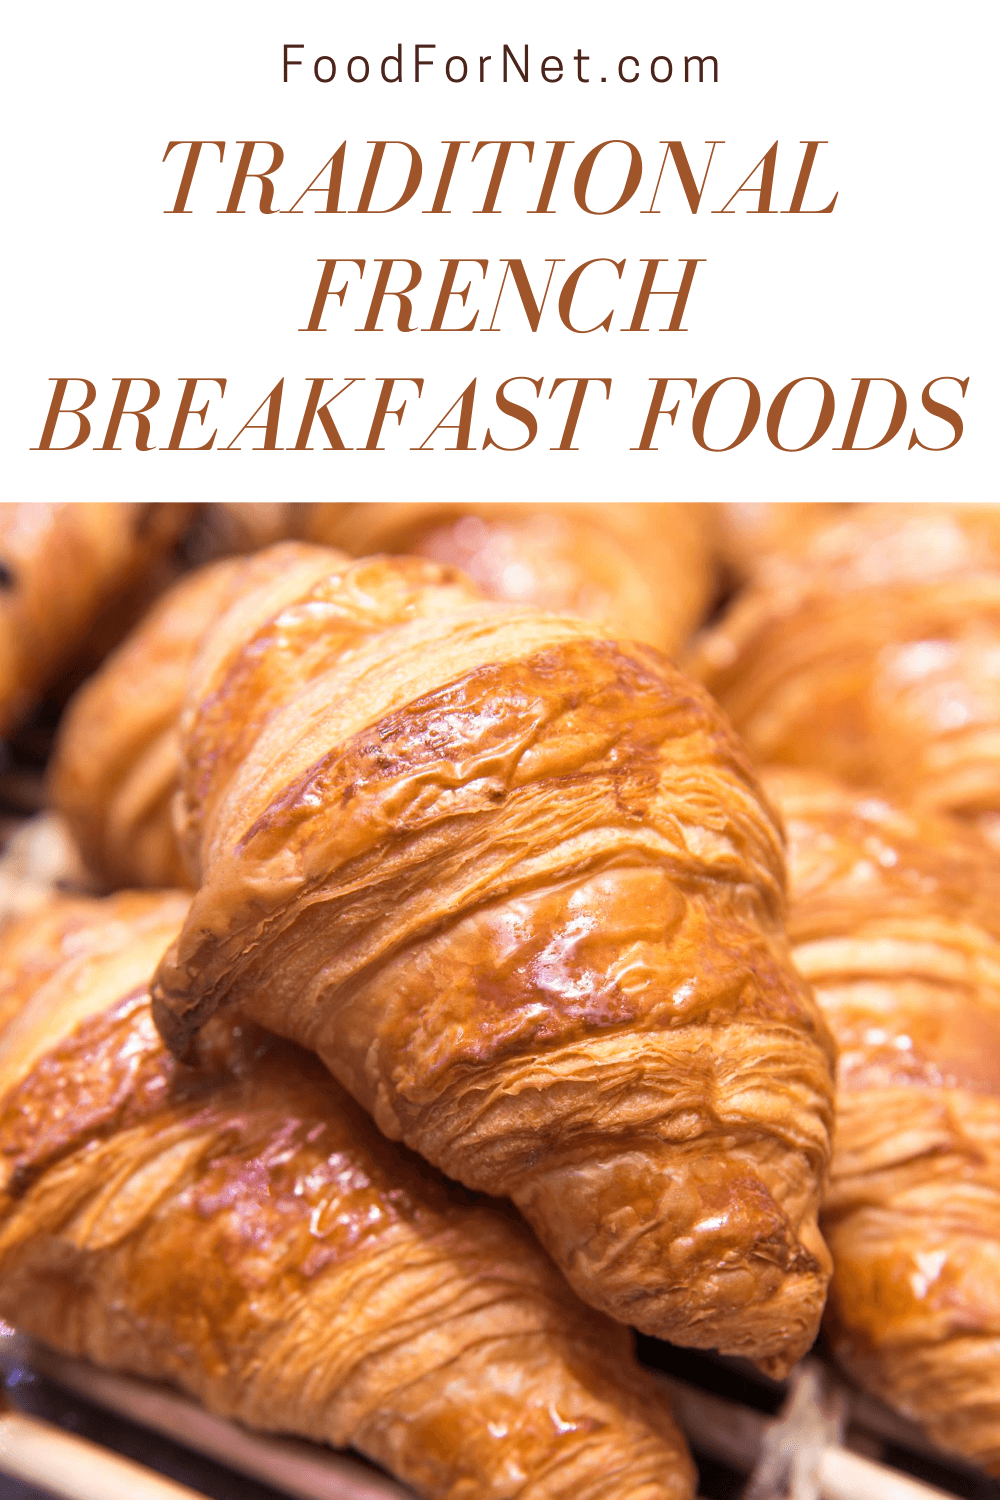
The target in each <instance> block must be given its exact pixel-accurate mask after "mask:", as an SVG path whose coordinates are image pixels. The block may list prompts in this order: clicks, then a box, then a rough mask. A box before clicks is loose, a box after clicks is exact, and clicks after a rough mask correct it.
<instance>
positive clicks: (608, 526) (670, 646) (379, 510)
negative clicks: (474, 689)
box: [300, 501, 717, 655]
mask: <svg viewBox="0 0 1000 1500" xmlns="http://www.w3.org/2000/svg"><path fill="white" fill-rule="evenodd" d="M302 510H303V516H302V521H301V523H300V524H301V527H302V532H303V535H305V536H307V537H309V538H310V539H311V540H313V541H318V542H326V543H329V544H332V545H333V546H336V547H343V548H344V550H345V551H347V552H351V553H353V554H354V555H355V556H363V555H365V554H368V553H372V552H388V553H410V554H414V555H418V556H421V557H427V558H431V559H432V560H433V561H435V562H440V563H445V564H448V565H449V566H453V567H458V568H461V569H462V571H463V572H465V573H466V574H468V576H469V577H470V578H472V579H473V581H474V582H475V583H476V584H477V585H478V587H479V588H481V589H482V591H483V592H484V593H485V594H487V595H488V596H489V597H490V598H493V599H505V600H509V601H512V602H517V603H524V604H535V605H539V606H541V607H542V608H544V609H551V610H556V611H559V612H560V613H562V612H564V611H566V612H571V613H579V614H582V615H584V616H585V617H586V618H587V619H590V620H594V621H596V622H598V623H600V624H603V625H606V626H609V627H611V628H613V629H614V631H615V632H616V633H618V634H622V635H624V636H626V637H628V638H629V639H631V638H633V637H634V638H635V639H636V640H641V641H646V642H648V643H649V644H650V645H653V646H657V647H658V648H659V649H660V650H662V651H666V652H667V654H668V655H673V654H674V653H676V652H677V651H678V650H680V648H681V647H682V646H683V645H684V644H685V643H686V641H687V640H688V638H689V637H690V635H691V632H692V631H693V630H694V629H695V627H696V626H697V625H698V624H699V623H700V622H701V620H702V618H703V617H704V615H705V613H706V611H707V609H708V606H709V605H710V604H711V602H712V599H713V596H714V594H715V591H716V587H717V581H716V568H715V564H714V559H713V555H712V554H713V541H714V536H713V524H712V519H711V507H708V506H704V505H699V504H659V503H657V504H645V505H642V504H632V503H628V502H615V503H614V504H607V505H598V504H586V503H583V504H580V503H576V502H569V503H565V504H558V505H553V504H548V505H545V504H542V505H535V504H524V503H520V504H519V503H517V502H510V503H489V502H479V503H471V502H467V503H452V502H430V501H426V502H422V503H420V502H399V503H392V504H378V505H373V504H363V503H345V502H341V503H339V504H338V503H330V504H312V505H306V506H304V507H303V508H302Z"/></svg>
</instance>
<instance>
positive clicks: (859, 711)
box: [692, 505, 1000, 837]
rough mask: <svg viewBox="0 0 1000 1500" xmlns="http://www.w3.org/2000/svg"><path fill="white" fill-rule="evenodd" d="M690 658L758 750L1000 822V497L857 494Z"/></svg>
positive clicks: (740, 601) (998, 829)
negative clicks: (954, 499) (995, 501)
mask: <svg viewBox="0 0 1000 1500" xmlns="http://www.w3.org/2000/svg"><path fill="white" fill-rule="evenodd" d="M692 670H694V671H695V673H696V675H698V676H699V677H700V678H701V679H702V681H704V682H705V683H706V685H707V686H708V688H709V690H710V691H711V692H712V693H713V694H714V695H715V696H716V697H717V698H718V700H719V701H720V703H721V704H722V705H723V707H724V708H725V709H726V712H727V713H728V714H729V716H730V718H731V719H732V722H733V724H734V725H735V727H736V729H737V731H738V732H739V733H740V734H741V735H742V736H743V738H744V739H745V740H746V742H747V745H748V746H749V748H750V750H751V753H752V754H753V755H754V756H755V758H756V759H757V761H758V763H760V764H766V763H770V762H781V763H784V764H790V765H799V766H814V767H816V768H818V769H822V770H826V771H829V772H830V773H831V774H833V775H836V776H840V777H842V778H844V779H845V780H847V781H851V782H855V783H857V784H858V785H866V786H878V787H883V788H885V789H886V790H887V791H889V792H890V793H891V794H892V795H893V796H895V797H898V798H899V799H901V800H903V801H905V802H907V803H908V804H911V805H913V806H916V807H920V808H925V809H928V810H936V811H940V812H950V813H954V814H955V815H957V816H958V817H961V818H964V819H967V820H969V821H972V822H978V823H979V824H980V825H981V826H982V827H983V829H984V831H986V832H987V833H992V835H993V836H994V837H996V836H997V835H998V833H1000V506H989V505H984V506H973V505H878V506H875V505H872V506H860V507H858V508H857V510H855V511H853V512H852V513H851V514H850V515H848V516H847V517H846V518H845V519H844V520H842V521H841V522H840V523H838V524H837V525H835V526H831V527H829V528H825V529H823V530H821V531H819V532H817V533H816V534H815V535H814V536H813V538H812V540H811V541H810V542H809V543H808V544H807V545H805V546H804V547H803V548H802V549H801V551H799V552H797V553H795V554H794V555H792V554H789V555H787V556H786V557H785V558H783V559H782V560H781V564H780V566H779V565H778V564H777V563H775V564H774V565H772V566H771V567H770V568H769V569H768V571H767V572H766V574H764V575H762V576H761V579H760V581H759V582H758V583H757V584H756V585H753V586H751V587H750V588H748V589H747V590H746V591H745V592H744V593H743V594H741V595H739V596H738V597H737V599H736V601H735V603H734V604H733V606H732V608H731V610H730V611H729V613H728V614H727V616H726V617H725V618H724V619H723V620H722V622H721V623H720V624H719V626H718V627H716V628H715V629H714V630H712V631H709V632H708V633H707V634H706V636H705V637H704V638H703V640H702V641H701V642H700V643H699V645H698V646H697V648H696V650H695V652H694V655H693V659H692Z"/></svg>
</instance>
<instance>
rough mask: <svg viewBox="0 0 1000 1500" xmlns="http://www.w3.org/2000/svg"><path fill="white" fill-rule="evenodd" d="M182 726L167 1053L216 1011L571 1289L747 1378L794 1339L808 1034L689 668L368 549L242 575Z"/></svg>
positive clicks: (755, 848) (827, 1088)
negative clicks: (474, 1203)
mask: <svg viewBox="0 0 1000 1500" xmlns="http://www.w3.org/2000/svg"><path fill="white" fill-rule="evenodd" d="M283 584H286V585H287V586H284V587H283V586H282V585H283ZM182 741H183V769H182V786H183V797H182V799H181V802H180V809H181V813H182V817H181V827H182V832H183V835H184V839H185V844H186V848H187V853H188V862H189V865H190V867H191V868H192V869H197V870H199V871H200V879H201V889H200V891H199V893H198V895H197V896H196V898H195V902H194V905H193V907H192V910H191V913H190V916H189V918H188V921H187V922H186V924H185V927H184V930H183V933H182V935H181V937H180V939H179V941H178V943H177V944H176V945H175V946H174V947H173V948H172V949H171V950H170V953H169V954H168V956H167V958H166V960H165V961H164V963H163V965H162V966H161V968H160V970H159V974H158V981H157V986H156V992H155V993H156V1007H157V1020H158V1024H159V1025H160V1026H161V1028H162V1029H163V1031H164V1034H165V1035H166V1037H167V1039H168V1041H169V1042H170V1044H171V1045H172V1046H173V1047H174V1048H175V1050H176V1051H177V1053H178V1055H180V1056H182V1057H184V1058H185V1059H190V1058H191V1057H193V1056H194V1055H195V1052H196V1046H197V1037H196V1034H197V1032H198V1030H199V1028H200V1027H202V1026H203V1025H204V1023H205V1022H206V1021H207V1020H208V1019H209V1018H210V1017H211V1016H212V1015H213V1013H214V1012H215V1011H217V1010H219V1009H222V1008H228V1009H231V1010H232V1012H233V1013H234V1014H240V1013H242V1014H243V1015H244V1016H248V1017H251V1018H253V1019H254V1020H256V1021H258V1022H259V1023H261V1024H263V1025H265V1026H267V1027H268V1028H270V1029H271V1030H274V1031H276V1032H278V1033H280V1034H282V1035H285V1036H288V1037H290V1038H292V1039H293V1040H296V1041H299V1042H300V1043H302V1044H304V1045H305V1046H307V1047H309V1048H310V1049H311V1050H313V1051H316V1052H318V1053H319V1055H320V1057H321V1058H322V1059H323V1061H324V1062H325V1063H326V1064H327V1065H328V1067H329V1068H330V1069H331V1071H332V1072H333V1073H334V1074H335V1075H336V1076H337V1077H338V1078H339V1079H340V1081H341V1082H342V1083H343V1084H344V1085H345V1086H346V1087H347V1088H348V1089H349V1090H350V1091H351V1092H352V1093H353V1094H354V1096H355V1097H356V1098H357V1099H358V1100H359V1102H361V1103H362V1104H363V1105H364V1106H365V1107H366V1108H367V1109H368V1110H369V1111H370V1112H371V1113H372V1114H373V1115H374V1117H375V1119H376V1121H377V1123H378V1124H379V1125H380V1126H381V1128H382V1129H383V1131H384V1132H385V1133H386V1134H387V1135H389V1136H391V1137H392V1138H393V1139H396V1140H404V1141H405V1142H406V1143H407V1145H409V1146H411V1147H413V1148H415V1149H416V1150H418V1151H419V1152H421V1153H422V1154H423V1155H424V1156H425V1157H427V1159H428V1160H430V1161H432V1162H434V1163H435V1165H437V1166H439V1167H441V1168H442V1169H443V1170H444V1171H445V1172H447V1173H448V1174H449V1175H450V1176H452V1177H455V1178H458V1179H459V1180H460V1181H462V1182H464V1183H465V1184H466V1185H467V1186H469V1187H473V1188H476V1189H478V1190H482V1191H486V1192H490V1193H493V1194H494V1195H496V1196H508V1197H511V1198H513V1199H514V1201H515V1202H516V1203H517V1204H518V1206H519V1207H520V1208H521V1209H522V1211H523V1212H524V1213H525V1215H526V1216H527V1218H528V1219H529V1221H530V1222H531V1223H532V1225H533V1226H534V1227H535V1229H536V1231H537V1232H538V1233H539V1235H540V1237H541V1239H542V1240H543V1242H544V1244H545V1245H546V1246H547V1248H548V1249H549V1250H550V1252H551V1253H552V1254H553V1255H554V1257H555V1258H556V1260H557V1262H558V1263H559V1265H560V1266H561V1267H562V1268H563V1270H564V1271H565V1272H566V1274H567V1276H568V1277H569V1279H570V1281H571V1282H572V1284H573V1285H574V1287H575V1288H576V1289H577V1291H578V1292H579V1293H580V1294H581V1295H582V1296H583V1297H584V1299H585V1300H587V1301H589V1302H591V1303H592V1304H594V1305H595V1306H598V1307H600V1308H601V1309H602V1310H604V1311H608V1312H611V1313H612V1314H613V1315H614V1316H615V1317H617V1318H619V1319H620V1320H621V1321H623V1322H632V1323H634V1324H635V1325H636V1326H638V1327H640V1328H642V1329H644V1330H645V1331H648V1332H650V1333H654V1334H658V1335H660V1336H666V1337H669V1338H671V1339H673V1340H674V1341H676V1342H681V1343H688V1344H694V1345H697V1346H699V1347H719V1348H722V1349H725V1350H728V1351H731V1352H739V1353H745V1354H749V1355H751V1356H753V1357H756V1358H758V1359H759V1360H762V1361H770V1362H771V1364H772V1367H773V1368H774V1369H781V1368H784V1367H785V1365H786V1364H787V1363H788V1362H789V1361H791V1360H793V1359H794V1358H796V1357H797V1356H798V1355H800V1354H801V1353H802V1352H803V1351H804V1350H805V1349H806V1348H808V1346H809V1344H810V1343H811V1341H812V1338H813V1335H814V1331H815V1327H816V1323H817V1320H818V1317H819V1312H820V1308H821V1305H822V1301H823V1295H824V1290H825V1284H826V1277H827V1273H828V1260H827V1254H826V1250H825V1247H824V1246H823V1244H822V1241H821V1240H820V1238H819V1237H818V1234H817V1231H816V1226H815V1212H816V1203H817V1195H818V1190H819V1185H820V1183H821V1181H822V1177H823V1173H824V1170H825V1166H826V1161H827V1155H828V1129H829V1119H830V1109H831V1079H830V1043H829V1038H828V1035H827V1033H826V1031H825V1029H824V1027H823V1025H822V1022H821V1020H820V1018H819V1016H818V1012H817V1011H816V1009H815V1006H814V1004H813V1001H812V998H811V996H810V995H809V993H808V991H807V989H806V987H805V986H804V985H802V983H801V982H800V981H799V980H798V979H797V977H796V976H795V974H794V970H793V968H792V966H791V964H790V962H789V959H788V956H787V950H786V945H785V939H784V935H783V930H782V914H783V879H784V874H783V863H782V853H781V843H780V836H779V833H778V830H777V828H776V826H775V824H774V822H773V821H772V818H771V814H770V812H769V810H768V808H767V806H766V804H764V803H763V802H762V800H761V798H760V795H759V791H758V788H757V786H756V783H755V781H754V779H753V776H752V773H751V771H750V769H749V766H748V764H747V762H746V760H745V758H744V756H743V753H742V750H741V748H740V746H739V744H738V743H737V742H736V741H735V739H734V737H733V736H732V735H731V733H730V732H729V730H728V729H727V727H726V725H725V724H724V722H723V720H722V719H721V716H720V715H719V714H718V713H717V711H716V710H715V708H714V706H713V705H712V704H711V702H710V701H709V700H708V698H707V697H706V696H705V695H704V694H703V693H702V692H701V691H700V690H699V689H698V688H696V687H694V686H693V685H692V684H690V683H689V682H687V681H686V680H685V679H684V678H683V677H681V676H680V674H679V673H678V672H677V671H676V670H675V669H674V668H672V667H671V666H670V665H669V664H668V663H667V662H666V660H665V659H664V658H663V657H661V656H659V654H658V653H656V652H655V651H653V650H651V649H650V648H648V647H644V646H639V645H622V644H620V643H616V642H614V641H613V640H611V639H609V638H607V637H605V636H604V635H603V634H601V633H600V632H599V631H597V630H595V628H594V627H593V626H590V625H588V624H586V623H585V622H583V621H581V620H580V619H570V618H560V617H557V616H547V615H543V614H540V613H538V612H537V611H535V610H532V609H528V608H523V607H521V608H519V607H516V606H511V605H502V604H497V603H490V602H487V601H484V600H483V599H482V597H481V596H480V595H479V594H478V592H477V591H476V590H475V589H474V588H473V587H472V585H471V584H470V583H468V582H467V581H466V580H464V579H462V578H461V577H460V576H459V575H457V574H454V573H452V572H451V570H449V569H446V568H445V569H442V568H441V567H440V566H438V565H436V564H433V563H430V562H424V561H421V560H417V559H384V558H383V559H377V558H376V559H372V560H369V561H365V562H358V563H354V564H351V565H349V566H345V567H342V568H341V569H340V570H339V571H335V572H334V573H332V574H330V576H329V577H323V578H321V579H320V580H319V581H318V582H315V583H314V585H313V586H312V587H303V586H302V582H301V580H297V579H295V578H293V577H291V576H290V575H287V576H286V575H282V578H281V579H279V580H276V581H274V582H272V583H269V584H268V585H267V586H265V587H262V588H260V589H258V590H256V591H253V590H251V591H250V592H248V593H245V594H243V595H242V596H241V597H240V598H239V599H238V600H237V601H236V602H235V603H234V604H233V606H232V607H231V608H230V609H229V611H228V612H227V613H225V614H223V615H222V616H221V617H220V618H219V620H218V621H217V622H216V624H215V625H214V626H213V627H212V629H211V630H210V631H209V633H208V636H207V638H206V641H205V644H204V647H203V650H202V653H201V655H200V656H199V658H198V661H197V663H196V666H195V669H194V676H193V681H192V687H191V692H190V696H189V700H188V709H187V711H186V716H185V721H184V725H183V733H182Z"/></svg>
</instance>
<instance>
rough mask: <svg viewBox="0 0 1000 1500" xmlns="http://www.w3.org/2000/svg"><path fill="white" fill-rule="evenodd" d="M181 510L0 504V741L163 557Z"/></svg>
mask: <svg viewBox="0 0 1000 1500" xmlns="http://www.w3.org/2000/svg"><path fill="white" fill-rule="evenodd" d="M191 509H192V507H191V506H188V505H155V504H122V505H116V504H113V503H103V502H101V503H90V502H82V503H79V504H70V503H66V504H57V505H50V504H42V503H40V502H35V503H31V502H24V503H21V504H4V505H0V734H7V733H9V732H10V730H11V729H12V728H13V727H14V726H15V725H16V724H17V723H18V722H19V720H21V719H22V718H23V717H24V716H25V714H27V713H28V711H29V710H30V709H31V707H32V706H33V704H34V703H35V701H36V700H37V698H38V697H39V696H40V695H41V694H42V693H43V692H44V691H45V689H46V688H47V687H49V686H50V684H51V683H52V682H53V680H54V679H55V677H56V676H57V674H58V673H59V672H60V671H61V670H62V669H63V668H64V667H66V666H67V665H68V664H69V663H70V662H71V660H72V659H73V657H74V655H75V654H76V653H77V652H78V651H79V650H80V647H81V644H82V637H83V636H84V634H85V633H86V632H88V631H92V630H93V628H94V627H95V625H97V624H98V622H99V619H100V617H101V615H102V612H104V611H106V610H108V609H110V608H112V607H114V606H116V605H118V604H119V603H120V602H121V600H122V598H123V596H124V595H125V594H126V593H127V592H128V591H129V589H130V588H132V587H134V586H135V585H136V584H137V583H138V581H139V580H140V579H141V578H142V577H143V575H144V574H145V573H146V572H147V570H148V569H149V568H150V567H151V566H153V565H154V564H155V563H157V562H158V561H159V560H160V559H161V558H162V557H163V556H164V554H165V553H166V552H167V551H168V550H169V548H170V547H171V546H172V545H173V543H174V542H175V541H176V540H177V538H178V536H179V535H180V533H181V531H182V529H183V527H184V525H185V523H186V521H187V519H188V517H189V514H190V512H191ZM125 628H127V626H126V627H125Z"/></svg>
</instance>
